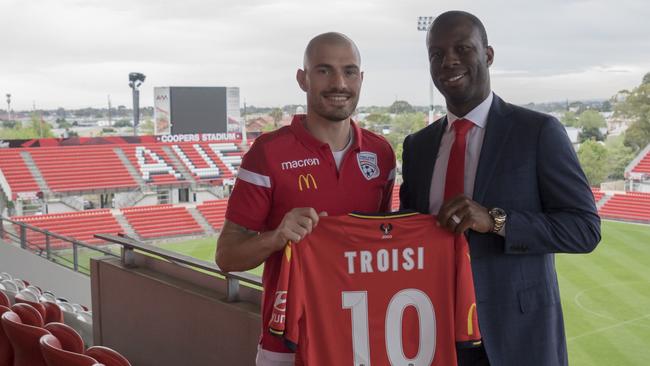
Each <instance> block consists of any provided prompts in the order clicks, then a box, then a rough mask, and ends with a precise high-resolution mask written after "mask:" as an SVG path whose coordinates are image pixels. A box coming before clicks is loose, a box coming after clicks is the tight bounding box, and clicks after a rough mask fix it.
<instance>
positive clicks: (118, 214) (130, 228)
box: [113, 212, 142, 240]
mask: <svg viewBox="0 0 650 366" xmlns="http://www.w3.org/2000/svg"><path fill="white" fill-rule="evenodd" d="M113 217H115V220H117V222H118V223H119V224H120V226H121V227H122V229H124V233H125V234H126V235H128V236H129V237H131V238H133V239H137V240H141V239H142V238H140V236H139V235H138V234H137V233H136V232H135V230H133V226H131V224H129V221H128V220H127V219H126V217H124V215H122V213H121V212H113Z"/></svg>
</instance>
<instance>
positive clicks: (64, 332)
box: [45, 323, 85, 353]
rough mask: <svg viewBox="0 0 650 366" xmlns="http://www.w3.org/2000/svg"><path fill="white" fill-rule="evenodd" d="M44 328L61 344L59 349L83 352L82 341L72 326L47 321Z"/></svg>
mask: <svg viewBox="0 0 650 366" xmlns="http://www.w3.org/2000/svg"><path fill="white" fill-rule="evenodd" d="M45 329H47V331H48V332H50V333H51V334H52V335H53V336H55V337H56V338H57V339H58V341H59V343H60V344H61V349H64V350H66V351H70V352H76V353H83V352H84V349H85V347H84V341H83V339H82V338H81V336H80V335H79V333H77V331H76V330H74V328H72V327H70V326H69V325H66V324H64V323H49V324H47V325H45Z"/></svg>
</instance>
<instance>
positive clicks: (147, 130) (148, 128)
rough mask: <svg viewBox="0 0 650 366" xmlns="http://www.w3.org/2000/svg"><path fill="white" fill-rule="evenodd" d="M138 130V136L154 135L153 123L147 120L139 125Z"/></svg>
mask: <svg viewBox="0 0 650 366" xmlns="http://www.w3.org/2000/svg"><path fill="white" fill-rule="evenodd" d="M138 129H139V130H140V135H153V133H154V128H153V121H152V120H150V119H147V120H146V121H144V122H143V123H141V124H140V126H139V127H138ZM111 130H112V129H111Z"/></svg>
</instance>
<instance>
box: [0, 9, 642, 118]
mask: <svg viewBox="0 0 650 366" xmlns="http://www.w3.org/2000/svg"><path fill="white" fill-rule="evenodd" d="M450 9H466V10H468V11H470V12H473V13H475V14H476V15H477V16H479V17H480V18H481V19H482V20H483V22H484V24H485V26H486V28H487V31H488V34H489V38H490V43H491V44H492V45H493V46H494V48H495V52H496V57H495V63H494V65H493V68H492V78H493V87H494V89H495V91H497V92H498V93H500V94H501V95H503V96H505V97H508V98H511V99H512V100H513V101H517V102H522V103H525V102H529V101H543V100H556V99H560V100H562V99H565V98H570V99H579V98H587V97H589V98H591V97H596V96H597V97H601V98H607V97H609V96H610V95H612V94H613V93H615V92H616V91H617V90H618V88H620V87H625V88H632V87H634V86H636V85H638V84H639V82H640V80H641V77H642V76H643V74H644V73H645V72H647V71H650V65H648V61H647V60H650V40H649V39H648V36H647V35H648V34H650V25H649V23H648V22H647V19H649V18H650V7H648V6H647V5H646V4H645V1H641V0H619V1H617V2H616V3H612V2H608V1H605V0H585V1H566V0H550V1H545V2H520V1H514V0H494V1H490V2H486V1H465V0H456V1H450V0H443V1H438V2H436V3H435V4H434V3H431V2H430V1H424V0H404V1H400V2H394V1H389V0H377V1H370V0H366V1H354V2H350V1H342V0H339V1H329V2H323V1H315V0H303V1H298V0H284V1H273V2H269V1H262V0H247V1H240V2H232V1H224V0H218V1H209V2H206V1H200V0H187V1H184V2H179V1H170V0H157V1H153V0H137V1H134V0H114V1H98V0H58V1H52V0H49V1H47V0H31V1H24V0H4V1H3V2H1V3H0V14H3V22H1V23H0V33H1V34H3V35H7V36H6V37H4V38H3V42H2V49H3V52H2V54H1V56H0V93H5V92H11V93H12V94H13V95H14V106H15V107H16V108H17V109H28V108H31V105H32V102H33V101H36V103H37V105H39V106H42V107H43V108H55V107H58V106H64V107H68V108H74V107H84V106H101V105H102V104H104V103H105V100H106V95H108V94H110V95H111V96H112V98H113V104H125V105H130V98H131V97H130V90H129V88H128V86H127V82H126V80H127V79H126V78H127V74H128V73H129V72H131V71H140V72H143V73H144V74H146V75H147V80H146V82H145V84H144V85H143V87H142V96H141V101H142V102H141V103H142V104H144V105H149V104H152V101H153V95H152V92H153V87H154V86H165V85H215V86H239V87H240V88H241V89H240V90H241V96H242V100H243V99H244V98H245V99H246V102H247V103H248V104H254V105H268V106H276V105H283V104H289V103H303V102H304V95H303V93H302V92H301V91H300V90H299V88H298V87H297V85H296V82H295V79H294V76H295V71H296V69H297V68H298V67H300V65H301V62H302V52H303V50H304V47H305V45H306V43H307V42H308V41H309V39H310V38H311V37H313V36H314V35H316V34H319V33H322V32H326V31H332V30H335V31H340V32H343V33H346V34H348V35H349V36H350V37H351V38H352V39H354V40H355V42H356V43H357V45H358V46H359V48H360V50H361V54H362V67H363V68H364V70H365V79H364V86H363V90H362V95H361V100H360V103H361V104H362V105H371V104H389V103H391V102H392V101H393V100H395V98H399V99H405V100H408V101H409V102H411V103H414V104H421V105H423V104H427V103H428V95H429V86H428V85H429V76H428V64H427V57H426V51H425V50H426V49H425V44H424V40H425V34H424V32H418V31H417V30H416V20H417V17H418V16H422V15H436V12H437V13H438V14H439V13H440V12H442V11H445V10H450ZM435 99H436V103H438V102H441V101H442V99H441V96H440V95H439V94H437V93H436V95H435Z"/></svg>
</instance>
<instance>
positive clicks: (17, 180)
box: [0, 149, 41, 200]
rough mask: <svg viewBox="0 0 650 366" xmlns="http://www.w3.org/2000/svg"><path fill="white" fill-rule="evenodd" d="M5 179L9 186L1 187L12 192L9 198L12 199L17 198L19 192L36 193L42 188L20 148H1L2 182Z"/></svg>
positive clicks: (0, 172)
mask: <svg viewBox="0 0 650 366" xmlns="http://www.w3.org/2000/svg"><path fill="white" fill-rule="evenodd" d="M3 180H4V181H5V182H6V184H7V185H8V187H0V188H2V189H3V190H4V191H5V192H11V197H9V199H12V200H13V199H16V198H17V197H18V194H19V193H24V192H30V193H36V192H39V191H40V190H41V189H40V188H39V186H38V183H36V180H34V177H33V176H32V173H31V172H30V171H29V169H28V168H27V165H26V164H25V161H24V160H23V157H22V156H21V155H20V150H18V149H0V183H2V184H4V183H5V182H3ZM7 196H9V194H7Z"/></svg>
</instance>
